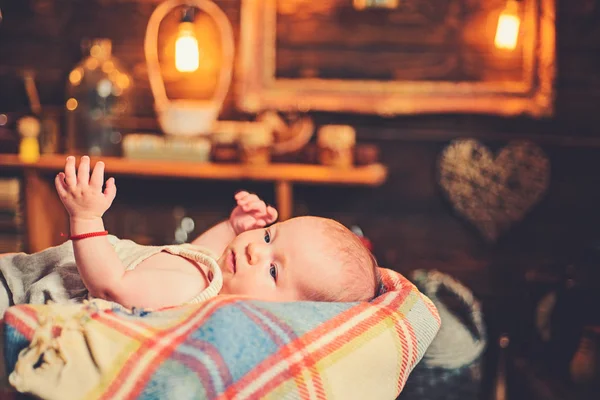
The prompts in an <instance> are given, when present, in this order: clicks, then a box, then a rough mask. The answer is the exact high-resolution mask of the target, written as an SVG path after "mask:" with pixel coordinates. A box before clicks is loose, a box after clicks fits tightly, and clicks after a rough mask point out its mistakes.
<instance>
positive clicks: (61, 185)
mask: <svg viewBox="0 0 600 400" xmlns="http://www.w3.org/2000/svg"><path fill="white" fill-rule="evenodd" d="M54 186H55V187H56V192H57V193H58V195H59V196H60V198H61V199H63V198H66V197H67V194H68V187H67V184H66V182H65V173H64V172H59V173H58V175H56V177H55V178H54Z"/></svg>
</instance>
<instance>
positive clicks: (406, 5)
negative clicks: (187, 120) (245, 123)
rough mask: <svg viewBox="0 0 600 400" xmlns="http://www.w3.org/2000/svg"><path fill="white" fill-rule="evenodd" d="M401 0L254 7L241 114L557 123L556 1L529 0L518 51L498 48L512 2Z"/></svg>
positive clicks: (244, 18) (244, 34) (265, 0)
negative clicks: (481, 117)
mask: <svg viewBox="0 0 600 400" xmlns="http://www.w3.org/2000/svg"><path fill="white" fill-rule="evenodd" d="M376 3H377V2H364V4H367V5H368V4H376ZM394 3H395V2H392V3H389V4H394ZM397 3H398V4H397V6H395V7H393V6H392V7H372V8H371V7H368V6H365V7H363V6H361V7H357V6H356V1H355V0H319V1H312V0H243V1H242V8H241V30H240V49H239V57H238V63H237V69H238V70H237V77H238V79H237V84H238V86H237V88H236V91H237V101H238V105H239V107H240V108H241V109H242V110H244V111H247V112H252V113H255V112H260V111H262V110H266V109H273V110H284V111H309V110H315V111H335V112H352V113H364V114H378V115H384V116H393V115H402V114H423V113H485V114H496V115H506V116H512V115H521V114H525V115H529V116H532V117H536V118H541V117H546V116H550V115H552V113H553V103H554V101H553V100H554V78H555V5H554V1H553V0H521V1H519V2H518V7H519V8H518V14H517V15H518V16H519V18H520V27H519V30H518V32H519V33H518V41H517V43H516V47H515V48H514V49H512V50H506V49H502V48H498V47H497V46H496V45H495V35H496V28H497V25H498V18H499V17H500V15H501V13H502V12H503V11H504V10H505V7H506V5H507V0H418V1H417V0H402V1H399V2H397ZM361 4H362V3H361Z"/></svg>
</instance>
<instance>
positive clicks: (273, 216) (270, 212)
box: [266, 206, 279, 224]
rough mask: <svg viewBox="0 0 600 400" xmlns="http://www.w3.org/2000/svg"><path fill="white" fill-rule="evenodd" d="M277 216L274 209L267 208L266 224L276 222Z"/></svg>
mask: <svg viewBox="0 0 600 400" xmlns="http://www.w3.org/2000/svg"><path fill="white" fill-rule="evenodd" d="M278 216H279V213H278V212H277V210H276V209H275V208H274V207H271V206H267V218H266V220H267V223H269V224H270V223H272V222H275V221H277V217H278Z"/></svg>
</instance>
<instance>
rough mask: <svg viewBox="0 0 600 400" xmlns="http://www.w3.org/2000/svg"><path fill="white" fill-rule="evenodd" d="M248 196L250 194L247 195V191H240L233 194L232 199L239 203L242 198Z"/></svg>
mask: <svg viewBox="0 0 600 400" xmlns="http://www.w3.org/2000/svg"><path fill="white" fill-rule="evenodd" d="M249 194H250V193H248V192H247V191H245V190H241V191H239V192H237V193H236V194H235V196H233V198H234V199H235V201H238V202H239V201H240V200H242V199H243V198H244V197H246V196H248V195H249Z"/></svg>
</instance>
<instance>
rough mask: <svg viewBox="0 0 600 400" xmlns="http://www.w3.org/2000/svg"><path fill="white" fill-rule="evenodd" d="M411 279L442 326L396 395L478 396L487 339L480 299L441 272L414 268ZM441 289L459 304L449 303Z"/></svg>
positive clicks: (448, 399)
mask: <svg viewBox="0 0 600 400" xmlns="http://www.w3.org/2000/svg"><path fill="white" fill-rule="evenodd" d="M412 279H413V282H414V283H415V285H416V286H417V287H418V288H419V290H421V292H423V293H424V294H425V295H427V296H428V297H429V298H430V299H431V301H433V303H434V304H435V305H436V307H437V309H438V312H439V313H440V317H441V320H442V326H441V328H440V331H439V332H438V334H437V336H436V337H435V339H434V340H433V342H432V343H431V346H430V347H429V348H428V349H427V351H426V352H425V355H424V356H423V359H422V360H421V362H420V363H419V364H418V365H417V366H416V367H415V369H414V370H413V371H412V373H411V375H410V377H409V378H408V381H407V382H406V385H405V386H404V389H403V391H402V393H401V394H400V396H399V397H398V399H402V400H415V399H427V400H436V399H440V400H441V399H443V400H452V399H457V400H458V399H460V400H469V399H478V398H479V395H480V388H481V377H482V355H483V351H484V349H485V346H486V341H487V339H486V331H485V326H484V323H483V319H482V314H481V310H480V306H479V303H478V302H477V301H476V300H475V299H474V297H473V294H472V292H471V291H470V290H469V289H468V288H466V287H465V286H463V285H462V284H461V283H459V282H458V281H456V280H454V279H453V278H452V277H450V276H449V275H446V274H443V273H441V272H438V271H424V270H417V271H415V272H414V273H413V275H412ZM444 292H446V294H448V295H450V296H451V297H453V298H454V299H455V300H457V303H458V304H459V307H451V306H450V305H449V304H450V302H448V301H446V300H445V298H444V297H443V294H444ZM461 311H462V312H463V313H461ZM460 315H464V318H463V319H462V320H461V318H460V317H459V316H460Z"/></svg>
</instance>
